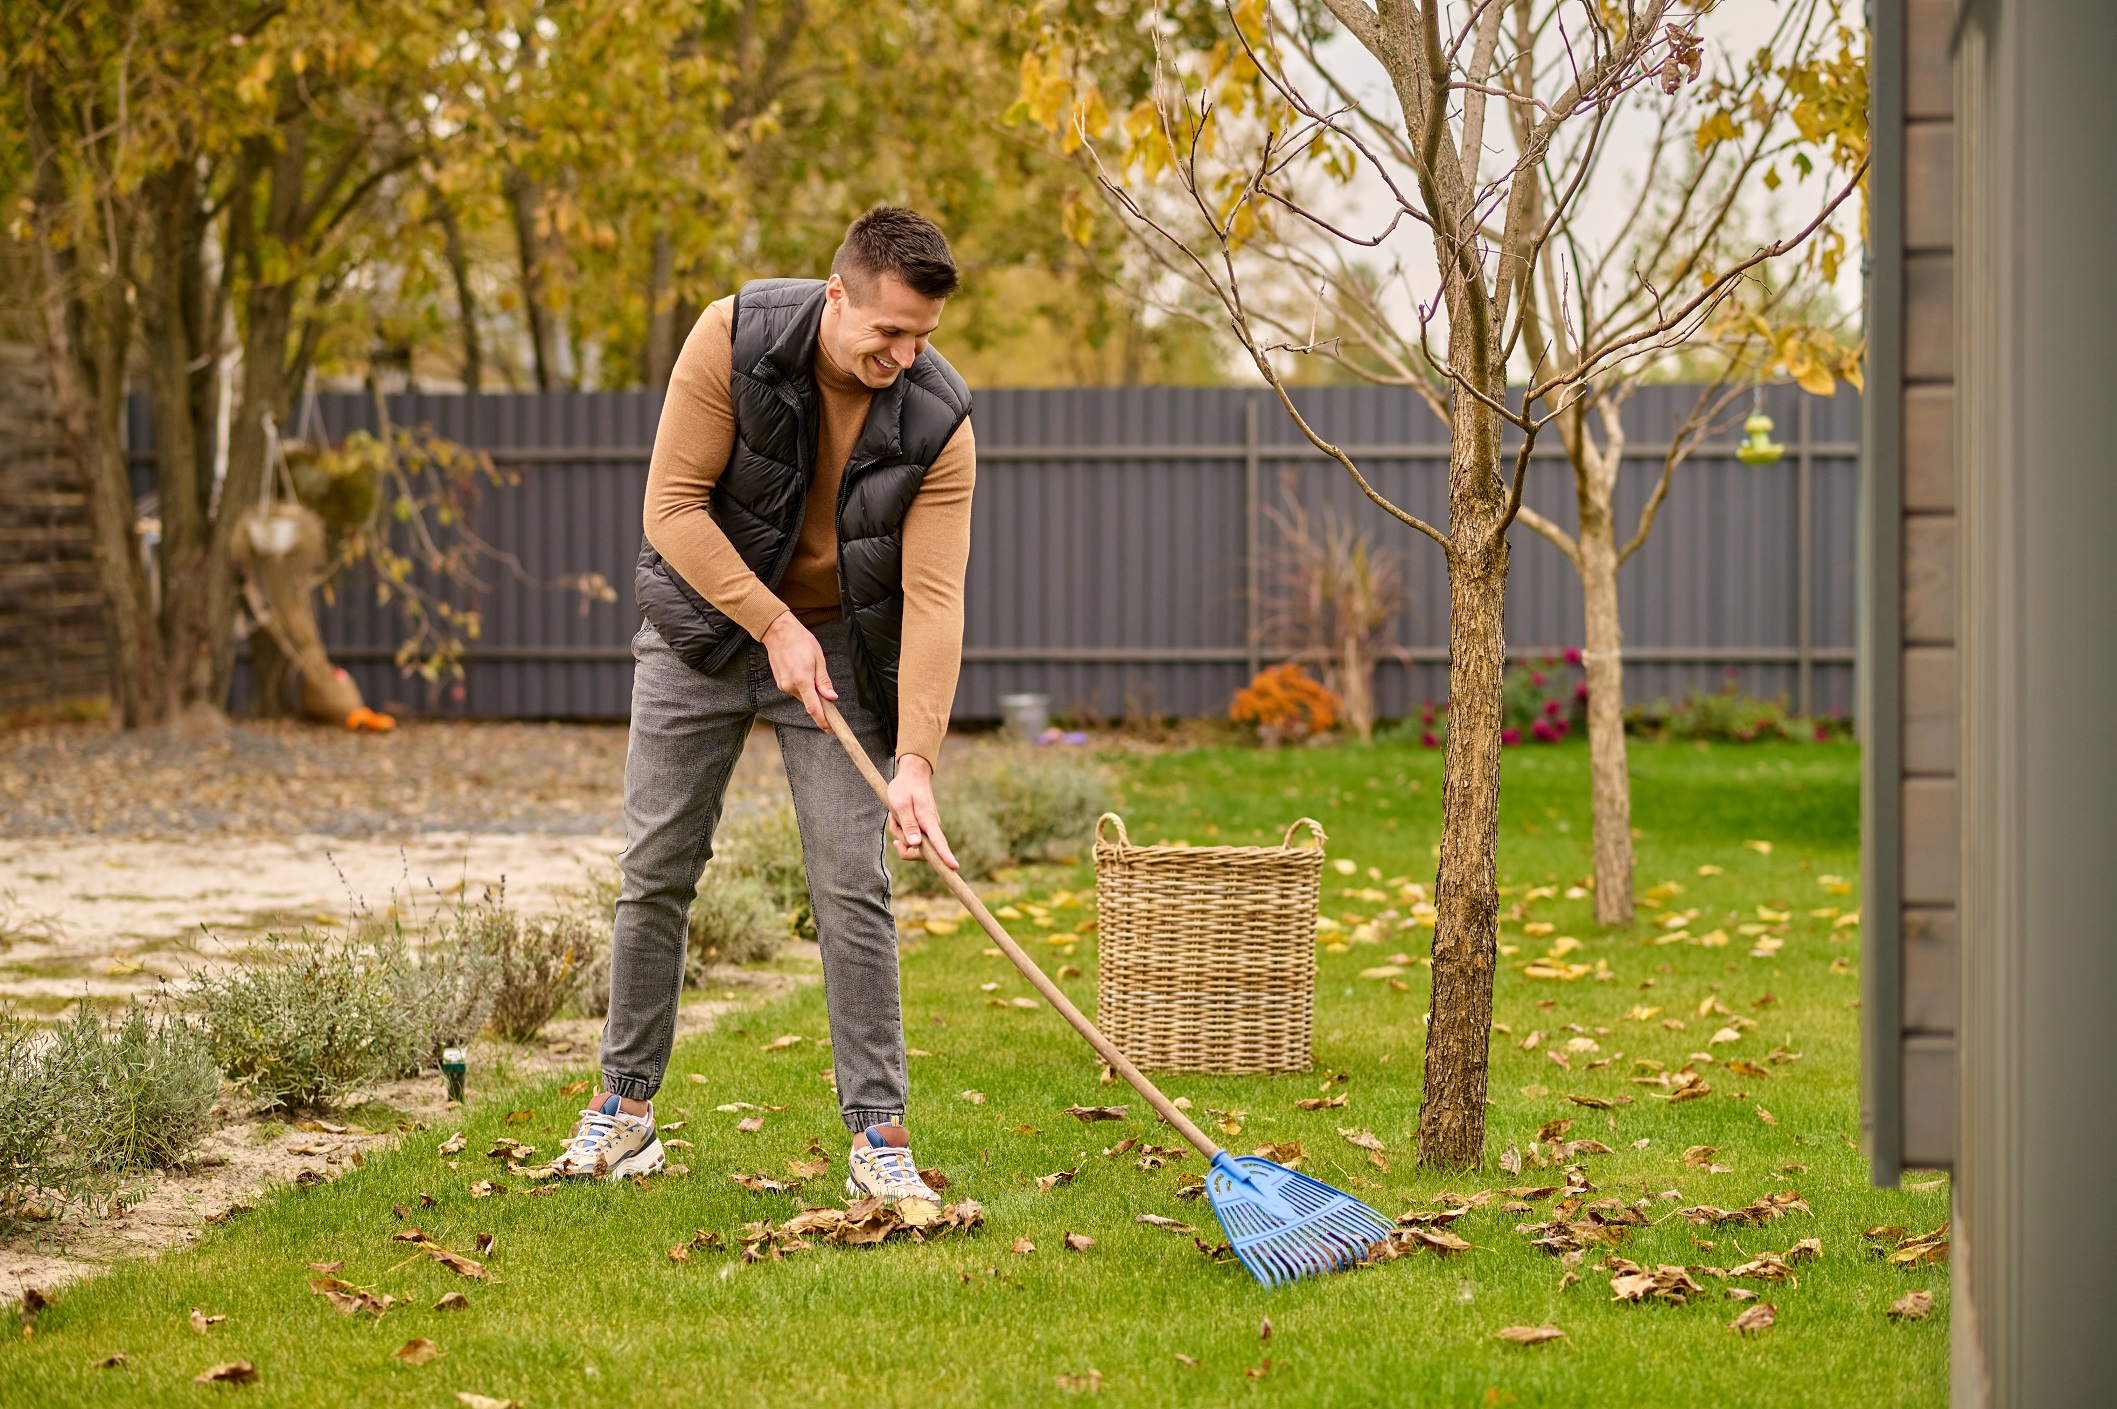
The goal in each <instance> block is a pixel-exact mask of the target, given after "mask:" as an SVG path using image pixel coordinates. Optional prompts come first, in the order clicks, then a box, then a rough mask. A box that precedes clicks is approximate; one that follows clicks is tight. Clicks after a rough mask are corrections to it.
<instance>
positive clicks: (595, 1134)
mask: <svg viewBox="0 0 2117 1409" xmlns="http://www.w3.org/2000/svg"><path fill="white" fill-rule="evenodd" d="M664 1163H666V1161H665V1159H664V1157H663V1153H662V1142H661V1137H660V1136H659V1135H658V1134H656V1133H655V1129H654V1107H652V1106H651V1105H650V1106H649V1107H648V1108H647V1113H646V1114H645V1115H626V1114H625V1113H624V1112H623V1111H622V1110H619V1109H618V1099H617V1097H615V1096H611V1097H608V1098H606V1099H605V1100H604V1101H603V1104H602V1105H601V1107H599V1108H598V1107H590V1108H589V1109H587V1110H584V1111H582V1112H581V1124H580V1127H579V1129H578V1130H576V1131H575V1133H574V1136H573V1138H572V1139H571V1140H568V1141H567V1142H566V1152H565V1153H564V1154H562V1155H560V1156H559V1157H558V1158H557V1159H555V1160H553V1161H552V1162H551V1167H552V1169H553V1170H554V1171H556V1172H557V1173H558V1174H560V1175H561V1176H563V1177H565V1178H569V1179H610V1180H618V1179H623V1178H624V1177H625V1176H626V1175H628V1174H659V1173H660V1172H661V1169H662V1165H663V1164H664Z"/></svg>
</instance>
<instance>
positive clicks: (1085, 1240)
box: [1065, 1233, 1095, 1252]
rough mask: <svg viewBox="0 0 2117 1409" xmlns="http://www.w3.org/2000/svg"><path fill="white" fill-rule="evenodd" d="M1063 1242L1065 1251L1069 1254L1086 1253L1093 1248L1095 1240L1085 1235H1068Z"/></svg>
mask: <svg viewBox="0 0 2117 1409" xmlns="http://www.w3.org/2000/svg"><path fill="white" fill-rule="evenodd" d="M1065 1242H1066V1247H1067V1249H1068V1250H1069V1251H1071V1252H1086V1251H1087V1250H1088V1249H1090V1248H1092V1247H1094V1246H1095V1239H1093V1238H1091V1237H1089V1236H1088V1235H1087V1234H1086V1233H1068V1234H1067V1235H1066V1239H1065Z"/></svg>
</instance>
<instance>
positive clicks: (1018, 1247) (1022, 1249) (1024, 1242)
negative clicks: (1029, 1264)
mask: <svg viewBox="0 0 2117 1409" xmlns="http://www.w3.org/2000/svg"><path fill="white" fill-rule="evenodd" d="M1007 1251H1009V1252H1011V1253H1017V1254H1027V1253H1032V1252H1035V1251H1036V1244H1035V1243H1032V1242H1030V1241H1029V1240H1028V1239H1027V1238H1016V1239H1015V1240H1014V1246H1012V1247H1010V1248H1008V1249H1007Z"/></svg>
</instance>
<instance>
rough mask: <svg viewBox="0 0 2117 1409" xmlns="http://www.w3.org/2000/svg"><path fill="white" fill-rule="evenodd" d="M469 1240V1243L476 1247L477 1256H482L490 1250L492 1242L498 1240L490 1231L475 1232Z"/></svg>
mask: <svg viewBox="0 0 2117 1409" xmlns="http://www.w3.org/2000/svg"><path fill="white" fill-rule="evenodd" d="M470 1241H471V1245H472V1246H473V1247H475V1248H477V1250H478V1256H480V1257H484V1256H486V1255H487V1254H489V1253H491V1252H492V1246H493V1244H494V1243H495V1242H497V1241H499V1240H498V1239H497V1238H495V1237H493V1235H492V1234H490V1233H477V1234H473V1235H472V1237H471V1240H470Z"/></svg>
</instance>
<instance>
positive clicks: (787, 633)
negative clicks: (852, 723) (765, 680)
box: [764, 612, 838, 730]
mask: <svg viewBox="0 0 2117 1409" xmlns="http://www.w3.org/2000/svg"><path fill="white" fill-rule="evenodd" d="M764 648H765V650H766V651H767V652H768V653H769V654H770V655H771V657H772V680H773V682H774V683H775V684H777V685H778V686H779V688H780V689H781V690H784V691H785V692H786V693H787V694H790V695H792V696H794V697H795V698H796V699H798V700H800V701H801V707H802V708H803V709H805V710H807V711H808V712H809V718H811V719H813V720H815V721H816V727H817V728H819V729H824V730H828V729H829V728H830V727H831V726H830V723H829V721H827V720H826V719H825V718H824V717H823V702H824V701H825V700H830V701H832V702H833V703H835V702H836V701H837V699H838V692H837V690H835V689H833V688H832V687H831V672H830V669H829V667H827V666H826V665H825V664H824V661H823V647H822V646H821V645H819V644H817V641H816V636H815V633H813V632H811V631H810V630H809V629H808V628H807V627H806V626H803V625H802V624H801V623H800V621H798V620H797V619H796V618H795V616H794V614H793V613H792V612H781V613H780V614H779V615H778V616H777V617H776V618H774V619H773V622H772V624H771V625H770V626H768V627H766V628H765V632H764Z"/></svg>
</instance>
